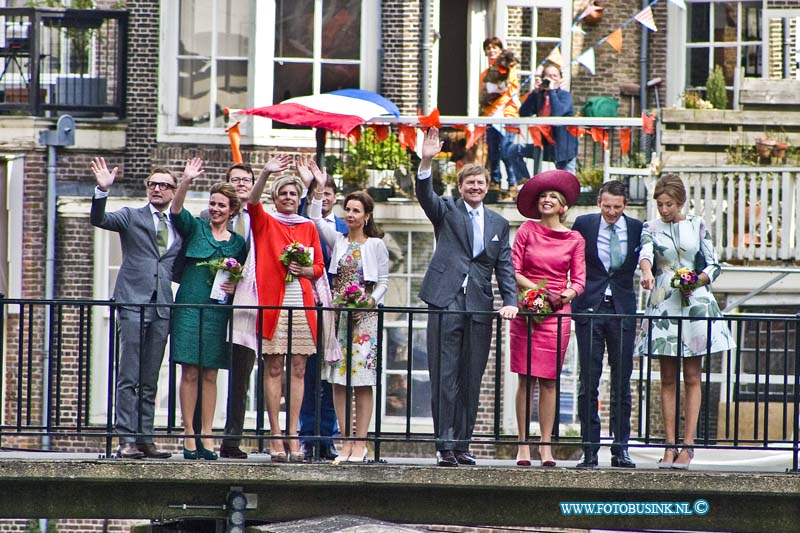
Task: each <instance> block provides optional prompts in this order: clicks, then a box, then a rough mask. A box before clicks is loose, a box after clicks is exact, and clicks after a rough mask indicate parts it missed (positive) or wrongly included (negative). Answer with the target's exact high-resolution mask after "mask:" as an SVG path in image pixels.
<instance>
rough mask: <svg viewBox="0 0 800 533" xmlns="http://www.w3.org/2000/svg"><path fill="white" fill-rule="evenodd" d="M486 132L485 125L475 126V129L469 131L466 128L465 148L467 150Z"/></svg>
mask: <svg viewBox="0 0 800 533" xmlns="http://www.w3.org/2000/svg"><path fill="white" fill-rule="evenodd" d="M485 134H486V126H475V129H474V130H472V131H470V130H467V145H466V149H467V150H469V149H470V148H472V147H473V146H475V143H476V142H478V141H479V140H480V139H481V137H483V136H484V135H485Z"/></svg>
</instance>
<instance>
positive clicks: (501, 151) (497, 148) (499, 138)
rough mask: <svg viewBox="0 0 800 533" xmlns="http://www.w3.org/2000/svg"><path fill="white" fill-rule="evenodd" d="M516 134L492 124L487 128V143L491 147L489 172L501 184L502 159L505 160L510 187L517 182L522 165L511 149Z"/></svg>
mask: <svg viewBox="0 0 800 533" xmlns="http://www.w3.org/2000/svg"><path fill="white" fill-rule="evenodd" d="M515 136H516V134H515V133H508V132H500V131H497V128H495V127H493V126H492V125H491V124H490V125H489V126H488V127H487V128H486V145H487V147H488V149H489V172H490V174H491V176H492V183H497V184H499V183H500V182H501V181H502V178H503V175H502V173H501V172H500V161H503V163H504V164H505V165H506V177H507V178H508V185H509V187H510V186H511V185H516V184H517V179H518V176H517V171H518V169H519V166H520V165H519V163H518V162H517V156H516V154H514V153H513V152H511V151H510V150H509V148H510V147H511V146H513V144H514V137H515ZM526 174H527V172H526Z"/></svg>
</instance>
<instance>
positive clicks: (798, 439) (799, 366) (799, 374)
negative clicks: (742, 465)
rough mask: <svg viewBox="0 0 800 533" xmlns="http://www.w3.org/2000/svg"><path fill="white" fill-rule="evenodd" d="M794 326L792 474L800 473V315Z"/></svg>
mask: <svg viewBox="0 0 800 533" xmlns="http://www.w3.org/2000/svg"><path fill="white" fill-rule="evenodd" d="M795 316H796V318H797V319H796V320H795V326H794V395H793V396H794V411H793V412H792V421H793V424H792V426H793V427H792V469H791V471H790V472H791V473H792V474H797V473H800V468H798V454H800V430H798V427H797V426H798V424H800V416H798V414H800V313H798V314H797V315H795Z"/></svg>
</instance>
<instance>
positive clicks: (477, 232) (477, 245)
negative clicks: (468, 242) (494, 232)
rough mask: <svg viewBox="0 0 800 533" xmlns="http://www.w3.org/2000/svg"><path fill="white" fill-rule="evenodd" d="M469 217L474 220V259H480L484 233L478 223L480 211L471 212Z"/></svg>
mask: <svg viewBox="0 0 800 533" xmlns="http://www.w3.org/2000/svg"><path fill="white" fill-rule="evenodd" d="M469 216H470V218H472V257H478V256H479V255H480V253H481V252H482V251H483V232H481V225H480V224H479V223H478V210H477V209H473V210H471V211H470V212H469Z"/></svg>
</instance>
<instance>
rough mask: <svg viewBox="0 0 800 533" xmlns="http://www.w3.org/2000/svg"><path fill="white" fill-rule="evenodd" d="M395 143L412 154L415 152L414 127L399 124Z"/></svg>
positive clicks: (415, 137) (415, 134) (415, 131)
mask: <svg viewBox="0 0 800 533" xmlns="http://www.w3.org/2000/svg"><path fill="white" fill-rule="evenodd" d="M397 142H399V143H400V146H404V147H405V148H408V149H409V150H411V151H412V152H415V151H416V150H417V130H416V128H415V127H414V126H406V125H405V124H401V125H399V126H398V127H397Z"/></svg>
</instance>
